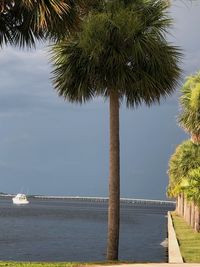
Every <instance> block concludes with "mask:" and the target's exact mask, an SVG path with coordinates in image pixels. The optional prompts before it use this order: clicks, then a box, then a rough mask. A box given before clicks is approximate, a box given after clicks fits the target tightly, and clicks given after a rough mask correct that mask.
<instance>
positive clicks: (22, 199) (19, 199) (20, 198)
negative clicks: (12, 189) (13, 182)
mask: <svg viewBox="0 0 200 267" xmlns="http://www.w3.org/2000/svg"><path fill="white" fill-rule="evenodd" d="M12 200H13V204H18V205H20V204H28V203H29V201H28V200H27V198H26V195H25V194H17V195H16V196H15V197H13V199H12Z"/></svg>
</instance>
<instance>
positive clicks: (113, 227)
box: [52, 0, 181, 260]
mask: <svg viewBox="0 0 200 267" xmlns="http://www.w3.org/2000/svg"><path fill="white" fill-rule="evenodd" d="M167 8H168V5H167V4H166V1H161V0H160V1H159V0H157V1H155V0H149V1H144V0H137V1H136V0H128V1H127V0H111V1H105V2H104V5H103V8H102V9H99V11H98V12H97V11H96V10H95V11H94V12H92V11H91V12H89V14H88V16H87V17H86V18H85V19H84V21H83V24H82V30H81V31H80V32H78V33H76V34H73V35H71V36H70V38H66V39H64V40H63V41H62V42H60V43H58V44H56V45H55V46H54V47H53V48H52V62H53V68H54V69H53V83H54V86H55V89H56V90H57V92H58V94H59V95H60V96H62V97H64V98H65V99H66V100H68V101H70V102H78V103H84V102H86V101H88V100H90V99H92V98H94V97H95V96H103V97H105V98H106V99H109V101H110V171H109V211H108V247H107V259H108V260H117V259H118V244H119V220H120V216H119V212H120V207H119V206H120V205H119V204H120V153H119V150H120V145H119V143H120V140H119V109H120V103H122V101H123V100H124V101H125V102H126V105H127V107H137V106H139V105H141V104H142V103H145V104H147V105H148V106H150V105H151V104H153V103H155V102H157V103H159V101H160V99H161V97H166V96H168V95H170V94H171V93H172V92H173V91H174V89H175V86H176V85H177V80H178V78H179V75H180V68H179V67H178V62H179V59H180V56H181V54H180V51H179V50H178V49H177V48H176V47H174V46H172V45H171V44H169V43H168V42H167V41H166V37H165V34H166V32H167V30H168V27H169V26H170V25H171V23H172V21H171V19H170V18H169V17H168V14H167Z"/></svg>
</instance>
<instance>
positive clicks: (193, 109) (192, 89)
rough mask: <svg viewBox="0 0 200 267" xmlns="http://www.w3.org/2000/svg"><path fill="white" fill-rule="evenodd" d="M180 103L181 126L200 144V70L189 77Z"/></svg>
mask: <svg viewBox="0 0 200 267" xmlns="http://www.w3.org/2000/svg"><path fill="white" fill-rule="evenodd" d="M180 103H181V107H182V110H181V112H180V115H179V123H180V126H181V127H182V128H183V129H184V130H185V131H186V132H188V133H190V134H191V137H192V141H193V142H194V143H196V144H200V72H198V73H196V74H195V75H192V76H189V77H188V78H187V80H186V83H185V84H184V86H183V88H182V96H181V97H180Z"/></svg>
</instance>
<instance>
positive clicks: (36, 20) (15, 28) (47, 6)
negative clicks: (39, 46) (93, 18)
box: [0, 0, 79, 47]
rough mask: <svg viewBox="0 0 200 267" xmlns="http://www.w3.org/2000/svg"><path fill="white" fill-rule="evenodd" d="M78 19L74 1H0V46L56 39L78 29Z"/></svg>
mask: <svg viewBox="0 0 200 267" xmlns="http://www.w3.org/2000/svg"><path fill="white" fill-rule="evenodd" d="M76 2H78V1H76ZM78 20H79V19H78V11H77V5H75V1H74V0H37V1H34V0H13V1H8V0H0V46H2V45H7V44H11V45H18V46H20V47H24V46H34V45H35V42H36V40H41V39H43V38H47V37H48V38H51V39H54V40H57V39H58V38H60V37H61V36H63V35H64V34H65V35H66V34H67V32H69V31H70V30H72V29H74V28H75V27H77V24H78Z"/></svg>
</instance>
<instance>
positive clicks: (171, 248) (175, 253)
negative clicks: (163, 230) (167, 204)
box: [168, 211, 183, 263]
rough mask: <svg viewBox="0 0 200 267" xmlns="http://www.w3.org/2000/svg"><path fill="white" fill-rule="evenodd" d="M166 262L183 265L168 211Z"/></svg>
mask: <svg viewBox="0 0 200 267" xmlns="http://www.w3.org/2000/svg"><path fill="white" fill-rule="evenodd" d="M168 262H169V263H183V258H182V256H181V252H180V248H179V244H178V241H177V238H176V233H175V231H174V226H173V222H172V217H171V213H170V211H168Z"/></svg>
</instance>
